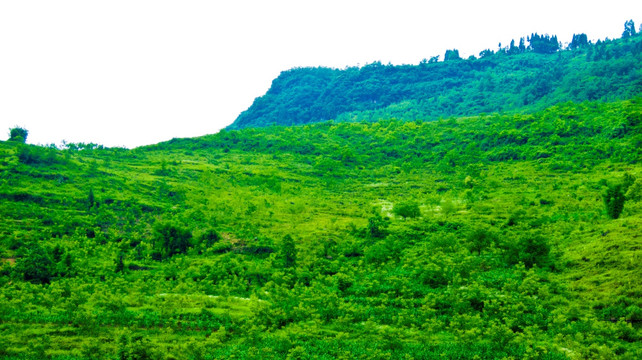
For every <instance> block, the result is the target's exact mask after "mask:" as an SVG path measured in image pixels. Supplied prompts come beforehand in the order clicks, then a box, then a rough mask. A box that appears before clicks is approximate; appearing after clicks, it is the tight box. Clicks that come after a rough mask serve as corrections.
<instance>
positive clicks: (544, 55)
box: [228, 22, 642, 129]
mask: <svg viewBox="0 0 642 360" xmlns="http://www.w3.org/2000/svg"><path fill="white" fill-rule="evenodd" d="M627 24H629V23H628V22H627ZM633 29H634V28H631V27H630V26H629V28H626V27H625V33H624V35H623V37H622V38H621V39H617V40H608V39H607V40H606V41H598V42H596V43H590V42H588V41H587V38H586V35H584V34H580V35H575V36H574V37H573V39H572V41H571V43H570V44H569V45H568V46H567V47H566V48H565V49H564V50H561V47H562V46H561V44H560V42H559V41H558V39H557V37H555V36H553V37H549V36H540V35H537V34H533V35H531V36H529V37H528V38H526V39H521V40H520V41H519V42H518V45H516V44H515V42H512V43H511V44H510V45H509V46H507V47H503V48H500V49H499V50H498V51H496V52H495V51H491V50H484V51H482V52H481V53H480V54H479V57H474V56H471V57H470V58H468V59H466V60H464V59H461V58H460V57H459V54H458V51H457V50H448V51H447V52H446V54H445V56H444V61H438V57H433V58H431V59H430V60H426V61H423V62H422V63H421V64H419V65H402V66H393V65H383V64H381V63H379V62H375V63H373V64H369V65H366V66H363V67H352V68H346V69H344V70H338V69H328V68H296V69H292V70H288V71H284V72H283V73H281V75H280V76H279V77H278V78H276V79H275V80H274V81H273V83H272V86H271V88H270V89H269V90H268V92H267V93H266V94H265V95H264V96H262V97H259V98H257V99H256V100H255V101H254V103H253V104H252V106H251V107H250V108H249V109H247V110H246V111H244V112H243V113H241V114H240V115H239V117H238V118H237V119H236V121H235V122H234V123H233V124H231V125H230V126H229V127H228V129H240V128H246V127H261V126H269V125H273V124H276V125H298V124H306V123H312V122H319V121H325V120H330V119H334V120H338V121H360V120H368V121H376V120H379V119H390V118H397V119H402V120H417V119H421V120H433V119H439V118H441V117H450V116H466V115H476V114H481V113H491V112H501V111H515V110H527V111H537V110H541V109H543V108H545V107H548V106H551V105H554V104H556V103H559V102H565V101H573V102H582V101H586V100H589V101H592V100H609V101H611V100H619V99H627V98H630V97H631V96H632V95H634V94H639V93H640V92H641V91H642V36H640V35H639V34H636V33H635V31H634V30H633Z"/></svg>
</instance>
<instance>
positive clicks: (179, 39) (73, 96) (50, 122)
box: [0, 0, 642, 147]
mask: <svg viewBox="0 0 642 360" xmlns="http://www.w3.org/2000/svg"><path fill="white" fill-rule="evenodd" d="M628 19H633V20H634V21H635V24H636V30H637V29H638V28H639V25H640V22H641V21H642V1H640V0H631V1H629V0H623V1H620V0H612V1H608V2H604V1H592V0H585V1H559V0H558V1H550V0H539V1H502V0H486V1H482V0H475V1H464V0H459V1H457V0H447V1H439V2H436V1H407V0H395V1H375V0H369V1H360V0H359V1H351V0H340V1H336V0H324V1H305V0H298V1H286V0H276V1H275V0H272V1H265V0H263V1H243V0H236V1H214V0H211V1H198V0H194V1H192V0H182V1H164V0H153V1H137V0H125V1H121V0H108V1H107V0H101V1H93V0H78V1H69V0H56V1H53V0H40V1H36V0H33V1H32V0H0V139H6V138H8V130H9V128H11V127H13V126H15V125H19V126H23V127H25V128H27V129H28V130H29V138H28V142H29V143H34V144H37V143H40V144H49V143H57V144H59V143H60V142H61V141H62V140H63V139H64V140H67V141H72V142H94V143H99V144H103V145H105V146H126V147H135V146H140V145H146V144H152V143H157V142H160V141H165V140H169V139H171V138H173V137H191V136H200V135H205V134H211V133H215V132H217V131H218V130H219V129H221V128H223V127H225V126H227V125H229V124H231V123H232V122H233V121H234V120H235V119H236V117H237V116H238V114H239V113H240V112H242V111H244V110H245V109H247V108H248V107H249V106H250V105H251V104H252V101H253V100H254V98H256V97H258V96H261V95H263V94H264V93H265V92H266V91H267V89H268V88H269V87H270V84H271V82H272V80H273V79H274V78H275V77H277V76H278V75H279V73H280V72H281V71H283V70H287V69H290V68H292V67H297V66H330V67H338V68H344V67H346V66H354V65H357V64H360V65H365V64H367V63H371V62H373V61H381V62H383V63H388V62H391V63H393V64H416V63H419V61H421V59H423V58H429V57H431V56H434V55H441V57H442V59H443V54H444V52H445V50H446V49H453V48H456V49H459V52H460V54H461V55H462V56H468V55H471V54H474V55H477V54H478V53H479V52H480V51H481V50H484V49H486V48H491V49H493V50H495V49H496V48H497V44H498V43H499V42H501V43H502V45H506V44H508V43H509V42H510V40H511V39H518V38H519V37H522V36H526V35H529V34H531V33H533V32H538V33H540V34H551V35H553V34H556V35H558V38H559V40H560V41H562V42H568V41H570V39H571V36H572V34H573V33H582V32H583V33H586V34H587V35H588V37H589V39H593V40H597V39H604V38H606V37H609V38H619V37H620V36H621V34H622V31H623V29H624V22H625V21H626V20H628Z"/></svg>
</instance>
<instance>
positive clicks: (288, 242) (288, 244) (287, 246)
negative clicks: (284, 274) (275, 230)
mask: <svg viewBox="0 0 642 360" xmlns="http://www.w3.org/2000/svg"><path fill="white" fill-rule="evenodd" d="M280 257H281V261H282V264H283V267H285V268H293V267H295V266H296V260H297V249H296V245H295V244H294V239H292V236H290V235H289V234H288V235H285V237H284V238H283V240H282V241H281V250H280Z"/></svg>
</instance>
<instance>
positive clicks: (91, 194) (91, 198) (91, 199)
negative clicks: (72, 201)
mask: <svg viewBox="0 0 642 360" xmlns="http://www.w3.org/2000/svg"><path fill="white" fill-rule="evenodd" d="M95 204H96V198H95V197H94V189H91V188H90V189H89V194H88V195H87V209H88V210H91V208H92V207H93V206H94V205H95Z"/></svg>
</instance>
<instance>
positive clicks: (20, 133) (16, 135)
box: [9, 126, 29, 143]
mask: <svg viewBox="0 0 642 360" xmlns="http://www.w3.org/2000/svg"><path fill="white" fill-rule="evenodd" d="M28 135H29V130H27V129H25V128H22V127H19V126H16V127H14V128H11V129H9V141H16V142H20V143H25V142H26V141H27V136H28Z"/></svg>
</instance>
